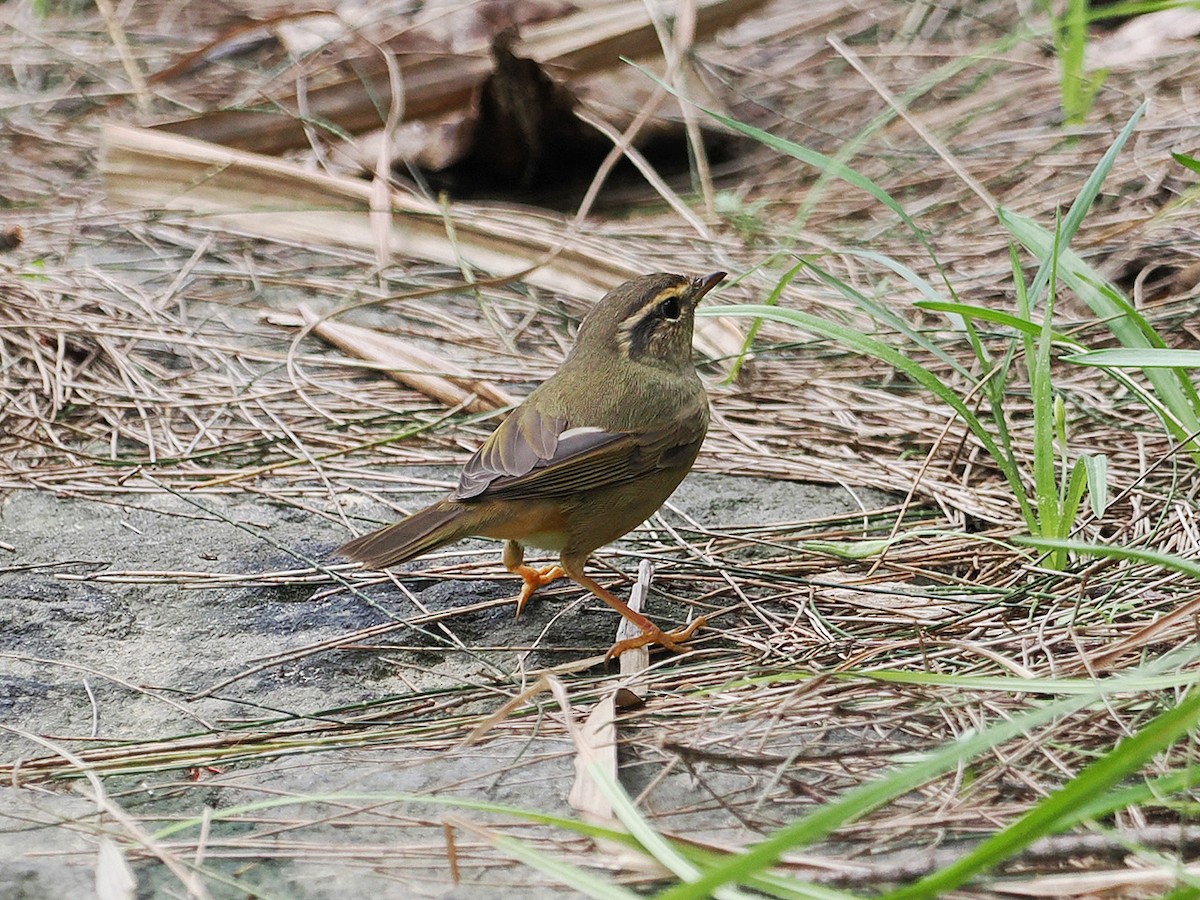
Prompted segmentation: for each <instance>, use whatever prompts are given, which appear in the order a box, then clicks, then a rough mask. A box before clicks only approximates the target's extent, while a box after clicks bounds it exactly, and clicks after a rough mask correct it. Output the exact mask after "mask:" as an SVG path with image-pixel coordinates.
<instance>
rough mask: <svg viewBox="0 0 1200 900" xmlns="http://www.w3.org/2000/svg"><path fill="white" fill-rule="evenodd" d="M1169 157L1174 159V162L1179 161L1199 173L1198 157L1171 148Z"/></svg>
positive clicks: (1199, 163)
mask: <svg viewBox="0 0 1200 900" xmlns="http://www.w3.org/2000/svg"><path fill="white" fill-rule="evenodd" d="M1171 159H1173V160H1175V162H1177V163H1179V164H1180V165H1181V166H1184V167H1185V168H1188V169H1191V170H1192V171H1193V172H1196V173H1198V174H1200V159H1196V158H1195V157H1192V156H1185V155H1184V154H1182V153H1176V152H1175V151H1173V150H1172V151H1171Z"/></svg>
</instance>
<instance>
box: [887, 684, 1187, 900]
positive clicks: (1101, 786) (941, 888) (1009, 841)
mask: <svg viewBox="0 0 1200 900" xmlns="http://www.w3.org/2000/svg"><path fill="white" fill-rule="evenodd" d="M1198 722H1200V691H1193V692H1192V693H1191V694H1189V695H1188V696H1187V697H1185V698H1184V699H1183V700H1181V701H1180V702H1179V703H1178V705H1176V706H1174V707H1172V708H1171V709H1168V710H1167V711H1166V712H1163V713H1160V714H1159V715H1157V716H1155V717H1154V719H1152V720H1151V721H1150V722H1149V723H1148V724H1147V725H1146V726H1145V727H1143V728H1141V729H1139V730H1138V731H1137V732H1136V733H1135V734H1134V735H1133V736H1132V737H1129V738H1126V739H1124V740H1122V741H1120V742H1118V744H1117V745H1116V746H1115V747H1113V748H1112V749H1111V750H1109V751H1108V752H1107V753H1106V754H1104V755H1103V756H1102V757H1100V758H1099V759H1097V760H1096V761H1095V762H1093V763H1091V764H1090V765H1088V766H1087V767H1086V768H1085V769H1084V770H1083V771H1082V772H1080V773H1079V774H1078V775H1077V776H1075V777H1074V778H1072V779H1071V780H1070V781H1069V782H1067V783H1066V784H1065V785H1064V786H1063V787H1062V788H1060V789H1059V790H1057V791H1055V792H1054V793H1053V794H1051V795H1050V796H1049V797H1047V798H1046V799H1045V800H1042V801H1041V802H1040V803H1038V804H1037V805H1036V806H1034V807H1033V809H1031V810H1029V812H1027V813H1026V814H1025V815H1023V816H1021V818H1019V819H1017V821H1015V822H1013V823H1012V824H1011V825H1009V826H1008V827H1007V828H1003V829H1001V830H1000V831H998V832H996V833H995V834H994V835H992V836H991V837H990V838H988V839H987V840H985V841H984V842H983V843H982V844H980V845H979V846H978V847H977V848H975V849H974V850H973V851H971V852H970V853H968V854H967V855H966V856H964V857H962V858H961V859H959V860H957V861H956V862H954V863H951V864H950V865H949V866H946V867H944V868H942V869H939V870H938V871H937V872H934V873H933V874H931V875H928V876H926V877H925V878H922V879H921V880H920V881H917V882H916V883H914V884H911V885H907V886H905V887H903V888H900V889H899V890H896V891H892V892H891V893H890V894H887V895H885V896H886V898H887V900H920V898H926V897H936V896H938V895H939V894H941V893H943V892H945V891H950V890H953V889H954V888H956V887H959V886H960V885H963V884H965V883H966V882H968V881H970V880H971V879H972V878H974V877H975V876H977V875H979V874H981V873H983V872H986V871H988V870H989V869H992V868H994V867H996V866H997V865H999V864H1000V863H1002V862H1004V860H1006V859H1008V858H1009V857H1011V856H1013V855H1014V854H1016V853H1018V852H1019V851H1021V850H1023V849H1024V848H1025V847H1027V846H1029V845H1030V844H1031V843H1033V842H1034V841H1036V840H1038V839H1040V838H1043V837H1045V836H1047V835H1050V834H1054V833H1056V832H1058V831H1061V830H1062V828H1063V827H1065V826H1066V825H1067V824H1069V823H1070V822H1071V821H1073V820H1074V811H1075V810H1076V809H1077V807H1078V806H1079V804H1081V803H1084V802H1086V801H1087V800H1090V799H1091V798H1093V797H1095V796H1097V795H1101V794H1103V793H1105V792H1106V791H1108V790H1110V789H1111V788H1113V787H1115V786H1116V785H1117V784H1118V783H1119V782H1120V781H1121V780H1122V779H1124V778H1126V777H1127V776H1129V775H1132V774H1133V773H1134V772H1137V771H1138V770H1139V769H1141V768H1142V766H1144V765H1145V764H1146V763H1148V762H1149V761H1150V760H1151V759H1152V758H1153V757H1154V756H1155V755H1156V754H1158V753H1160V752H1162V751H1164V750H1166V749H1167V748H1169V747H1171V746H1172V745H1173V744H1175V743H1176V742H1177V741H1178V740H1179V739H1180V738H1182V737H1184V736H1186V735H1187V733H1188V732H1189V731H1190V730H1192V729H1193V728H1195V727H1196V724H1197V723H1198Z"/></svg>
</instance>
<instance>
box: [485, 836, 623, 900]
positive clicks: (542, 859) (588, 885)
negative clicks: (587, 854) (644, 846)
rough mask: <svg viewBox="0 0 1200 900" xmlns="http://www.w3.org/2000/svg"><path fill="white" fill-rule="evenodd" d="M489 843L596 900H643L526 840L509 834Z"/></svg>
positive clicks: (492, 837) (491, 837)
mask: <svg viewBox="0 0 1200 900" xmlns="http://www.w3.org/2000/svg"><path fill="white" fill-rule="evenodd" d="M486 840H487V841H488V843H490V844H491V845H492V846H493V847H495V848H496V849H497V850H499V851H501V852H502V853H505V854H507V855H508V856H511V857H512V858H513V859H515V860H517V861H518V862H523V863H525V865H527V866H530V867H531V868H534V869H537V870H538V871H540V872H542V873H544V874H546V875H549V876H550V877H551V878H553V879H554V880H555V881H558V882H560V883H562V884H565V885H566V886H567V887H570V888H574V889H575V890H577V891H579V892H580V893H582V894H586V895H587V896H589V897H595V898H596V900H639V898H640V897H641V895H640V894H636V893H634V892H633V891H631V890H628V889H626V888H623V887H621V886H620V885H617V884H614V883H613V882H612V881H610V880H609V879H607V878H604V877H603V876H601V875H595V874H593V873H591V872H588V871H586V870H584V869H581V868H579V867H578V866H574V865H572V864H571V863H569V862H567V861H566V860H562V859H555V858H554V857H553V856H550V855H549V854H548V853H543V852H542V851H541V850H538V849H537V848H536V847H532V846H530V845H529V844H527V843H526V842H525V841H522V840H519V839H518V838H515V837H511V836H510V835H507V834H491V835H489V836H488V837H487V838H486Z"/></svg>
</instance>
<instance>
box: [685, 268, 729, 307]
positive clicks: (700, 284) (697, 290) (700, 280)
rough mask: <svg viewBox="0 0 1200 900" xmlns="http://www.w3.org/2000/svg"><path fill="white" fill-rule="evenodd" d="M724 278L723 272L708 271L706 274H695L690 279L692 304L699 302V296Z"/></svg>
mask: <svg viewBox="0 0 1200 900" xmlns="http://www.w3.org/2000/svg"><path fill="white" fill-rule="evenodd" d="M724 280H725V273H724V272H710V273H709V274H707V275H697V276H696V277H695V278H693V279H692V304H693V305H694V304H696V303H699V302H700V298H701V297H703V296H704V295H705V294H707V293H708V292H709V291H711V290H712V289H713V288H715V287H716V286H717V285H718V284H720V283H721V282H722V281H724Z"/></svg>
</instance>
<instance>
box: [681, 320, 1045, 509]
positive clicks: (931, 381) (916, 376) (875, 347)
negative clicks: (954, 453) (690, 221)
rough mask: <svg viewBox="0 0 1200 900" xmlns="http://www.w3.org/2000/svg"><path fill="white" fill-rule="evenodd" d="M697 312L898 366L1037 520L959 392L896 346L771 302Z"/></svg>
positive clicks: (1013, 471) (1013, 472) (1011, 467)
mask: <svg viewBox="0 0 1200 900" xmlns="http://www.w3.org/2000/svg"><path fill="white" fill-rule="evenodd" d="M697 315H701V316H751V317H754V316H759V317H762V318H764V319H772V320H773V321H776V322H782V323H783V324H785V325H794V326H795V327H797V328H803V329H804V330H806V331H810V332H813V333H815V334H820V335H823V336H825V337H829V338H832V339H834V340H836V341H838V342H840V343H842V344H844V345H845V346H847V347H850V348H852V349H854V350H857V351H858V352H860V353H864V354H866V355H868V356H873V357H875V358H876V359H879V360H881V361H883V362H886V363H888V364H889V365H891V366H893V367H895V368H897V369H899V370H900V371H902V372H903V373H904V374H905V375H907V376H908V377H910V378H911V379H912V380H913V381H915V382H917V383H918V384H920V385H921V386H922V387H924V388H925V389H926V390H928V391H930V392H931V393H933V394H934V395H935V396H936V397H938V398H939V399H940V400H941V401H942V402H944V403H945V404H946V405H947V406H949V407H950V408H951V409H953V410H954V411H955V412H956V413H958V414H959V416H961V417H962V419H963V421H964V422H965V423H966V425H967V427H968V428H970V430H971V433H972V434H974V435H975V437H976V439H977V440H979V442H980V443H981V444H983V446H984V449H986V450H987V452H988V454H989V455H990V456H991V457H992V459H993V460H995V462H996V465H997V466H999V467H1000V470H1001V471H1002V472H1003V473H1004V477H1005V478H1006V479H1007V481H1008V483H1009V486H1010V488H1011V489H1012V491H1013V495H1014V496H1015V497H1016V499H1017V503H1018V505H1019V506H1020V507H1021V512H1022V514H1023V516H1024V518H1025V521H1026V522H1034V521H1036V520H1035V518H1034V515H1033V510H1032V509H1031V508H1030V506H1029V500H1028V498H1027V497H1026V496H1025V488H1024V486H1023V485H1022V483H1021V476H1020V473H1019V472H1018V471H1017V468H1016V465H1015V464H1014V463H1013V461H1012V460H1011V459H1010V458H1009V457H1008V456H1007V455H1005V454H1004V453H1003V452H1002V451H1001V449H1000V447H999V445H998V444H997V443H996V441H995V439H994V438H993V437H992V436H991V434H990V433H989V432H988V430H987V429H986V428H984V426H983V423H982V422H981V421H980V420H979V418H978V417H977V416H976V415H975V414H974V413H973V412H971V410H970V409H968V408H967V406H966V404H964V403H963V402H962V400H961V399H960V398H959V396H958V394H956V393H955V392H954V391H953V390H951V389H950V388H949V387H947V386H946V385H945V384H943V383H942V382H941V380H940V379H938V378H937V376H935V375H934V374H933V373H932V372H930V371H929V370H928V369H926V368H925V367H924V366H922V365H920V364H919V363H917V362H915V361H914V360H912V359H910V358H909V357H908V356H905V355H904V354H903V353H901V352H900V351H899V350H897V349H896V348H894V347H892V346H890V345H889V344H885V343H883V342H882V341H879V340H876V339H875V338H872V337H868V336H867V335H865V334H862V333H861V332H859V331H855V330H854V329H853V328H847V327H846V326H844V325H838V324H837V323H835V322H829V321H827V320H825V319H821V318H818V317H817V316H813V315H810V314H809V313H805V312H801V311H800V310H796V309H780V308H778V307H772V306H759V305H753V304H748V305H745V306H718V307H701V308H700V309H699V310H697Z"/></svg>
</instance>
